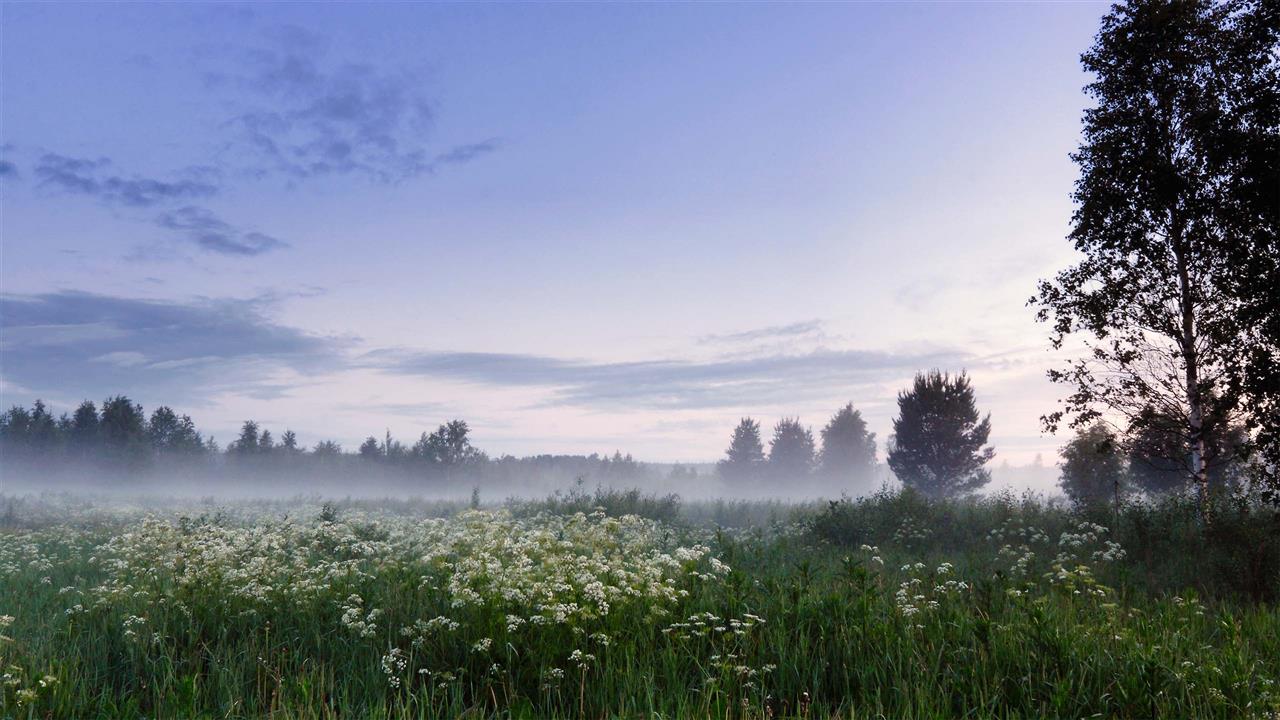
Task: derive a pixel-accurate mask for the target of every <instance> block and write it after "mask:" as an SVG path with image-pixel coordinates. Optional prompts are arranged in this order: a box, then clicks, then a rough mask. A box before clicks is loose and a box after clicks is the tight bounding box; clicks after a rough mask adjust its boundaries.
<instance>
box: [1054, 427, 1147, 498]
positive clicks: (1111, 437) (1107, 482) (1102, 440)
mask: <svg viewBox="0 0 1280 720" xmlns="http://www.w3.org/2000/svg"><path fill="white" fill-rule="evenodd" d="M1061 455H1062V474H1061V476H1060V477H1059V479H1058V487H1060V488H1062V492H1063V493H1065V494H1066V496H1067V497H1068V498H1070V500H1071V501H1072V502H1073V503H1075V504H1077V505H1095V504H1103V503H1119V501H1120V499H1121V498H1122V497H1124V496H1125V495H1127V494H1128V493H1129V485H1130V478H1129V473H1128V468H1127V467H1126V463H1125V457H1124V451H1123V448H1122V447H1121V445H1120V438H1119V437H1117V435H1116V433H1115V431H1113V430H1112V429H1111V428H1110V427H1108V426H1107V425H1106V424H1105V423H1100V422H1099V423H1094V424H1092V425H1090V426H1088V427H1085V428H1080V429H1079V430H1078V431H1076V434H1075V437H1073V438H1071V440H1069V441H1068V442H1067V444H1066V445H1065V446H1063V448H1062V450H1061Z"/></svg>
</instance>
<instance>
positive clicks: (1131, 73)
mask: <svg viewBox="0 0 1280 720" xmlns="http://www.w3.org/2000/svg"><path fill="white" fill-rule="evenodd" d="M1276 12H1277V11H1276V10H1275V6H1274V4H1273V3H1272V4H1268V3H1263V2H1252V1H1249V0H1231V1H1229V2H1220V3H1218V2H1209V1H1207V0H1184V1H1182V2H1172V3H1171V2H1164V1H1158V2H1157V1H1154V0H1140V1H1137V2H1130V3H1127V4H1121V5H1116V6H1114V7H1113V8H1112V11H1111V13H1110V14H1108V15H1107V16H1106V17H1105V18H1104V20H1103V23H1102V28H1101V30H1100V32H1099V33H1098V36H1097V39H1096V41H1095V43H1094V46H1093V47H1092V48H1091V49H1090V50H1089V51H1088V52H1086V53H1085V54H1084V55H1083V56H1082V62H1083V64H1084V67H1085V69H1086V70H1088V71H1089V72H1091V73H1093V74H1094V76H1095V80H1094V81H1093V82H1092V83H1091V84H1089V85H1088V87H1087V88H1086V91H1087V93H1088V94H1089V95H1090V97H1092V98H1093V100H1094V101H1095V103H1096V105H1095V107H1093V108H1091V109H1089V110H1088V111H1086V113H1085V117H1084V131H1083V138H1084V139H1083V142H1082V144H1081V146H1080V149H1079V151H1078V152H1077V153H1076V154H1075V155H1073V159H1074V160H1075V162H1076V163H1077V164H1078V165H1079V166H1080V178H1079V180H1078V181H1077V183H1076V189H1075V193H1074V195H1073V198H1074V200H1075V202H1076V211H1075V214H1074V216H1073V218H1072V231H1071V233H1070V239H1071V241H1072V242H1073V244H1074V246H1075V248H1076V250H1078V251H1079V252H1080V253H1081V254H1082V255H1083V259H1082V260H1081V261H1080V262H1079V263H1078V264H1077V265H1075V266H1073V267H1070V268H1068V269H1066V270H1064V271H1062V272H1060V273H1059V274H1058V275H1057V276H1056V277H1055V278H1054V279H1053V280H1051V281H1044V282H1042V283H1041V284H1040V287H1039V292H1038V293H1037V295H1036V296H1035V297H1034V298H1032V301H1033V303H1035V304H1037V305H1039V312H1038V316H1039V318H1040V319H1041V320H1044V321H1047V322H1050V323H1052V326H1053V344H1054V346H1055V347H1061V346H1062V345H1063V342H1064V340H1065V338H1067V337H1068V336H1071V335H1077V334H1078V335H1079V336H1081V337H1083V338H1084V339H1085V340H1086V344H1087V352H1086V354H1085V355H1084V356H1083V357H1082V358H1080V359H1078V360H1076V361H1073V362H1072V363H1070V364H1069V365H1067V366H1066V367H1063V368H1061V369H1056V370H1053V371H1051V372H1050V377H1051V378H1052V379H1053V380H1055V381H1057V382H1061V383H1065V384H1067V385H1068V386H1070V387H1071V388H1072V393H1071V394H1070V395H1069V396H1068V397H1067V398H1066V399H1065V401H1064V403H1063V405H1062V407H1061V408H1060V409H1059V410H1058V411H1055V412H1053V413H1050V414H1048V415H1046V416H1045V425H1046V427H1047V428H1048V429H1050V430H1053V429H1056V428H1057V426H1058V425H1059V423H1061V422H1062V421H1064V420H1066V419H1068V418H1069V419H1070V422H1071V425H1072V426H1074V427H1084V426H1087V425H1089V424H1091V423H1093V422H1094V421H1095V420H1096V419H1098V418H1100V417H1103V416H1111V417H1118V418H1121V419H1122V420H1123V422H1127V423H1129V425H1130V427H1129V428H1128V430H1129V431H1130V432H1136V431H1139V430H1140V429H1141V428H1140V427H1139V425H1138V424H1139V423H1140V422H1141V418H1142V416H1143V414H1144V413H1147V412H1149V411H1151V410H1154V412H1156V413H1158V414H1159V415H1160V416H1162V417H1172V418H1177V422H1178V423H1179V424H1180V425H1181V426H1182V427H1184V428H1185V432H1184V434H1185V435H1186V436H1187V438H1188V443H1187V460H1186V466H1187V468H1188V471H1187V474H1188V480H1190V481H1192V482H1194V483H1196V485H1197V487H1198V488H1199V489H1200V491H1201V495H1202V498H1204V502H1206V503H1207V497H1206V494H1207V489H1208V468H1207V466H1206V464H1205V455H1206V447H1205V443H1204V440H1205V437H1204V430H1205V419H1206V418H1207V417H1209V416H1219V417H1230V416H1233V415H1236V414H1239V415H1243V416H1244V418H1245V420H1246V422H1248V423H1249V424H1250V426H1251V427H1252V428H1254V429H1256V430H1258V431H1259V435H1258V437H1259V439H1260V440H1262V441H1264V442H1270V440H1268V437H1269V436H1268V434H1267V433H1268V432H1272V433H1273V434H1274V428H1275V423H1276V419H1277V416H1276V409H1277V407H1278V406H1277V402H1280V400H1278V398H1280V393H1278V392H1277V383H1276V382H1275V381H1276V378H1277V371H1276V359H1277V357H1280V355H1278V354H1277V352H1276V345H1277V338H1278V337H1280V333H1277V332H1276V330H1277V326H1276V323H1277V322H1280V318H1278V317H1277V315H1278V314H1280V302H1277V297H1278V295H1277V292H1278V291H1277V287H1280V278H1277V275H1276V267H1277V258H1280V250H1278V248H1277V242H1276V228H1277V224H1278V221H1277V214H1278V213H1277V197H1280V194H1278V193H1277V188H1280V185H1278V184H1277V180H1276V178H1277V166H1278V165H1280V151H1278V149H1280V145H1277V137H1280V130H1278V129H1280V113H1278V112H1277V107H1278V104H1277V102H1276V95H1277V71H1276V68H1277V60H1276V53H1275V48H1276V40H1277V22H1276V19H1277V14H1276ZM1268 428H1272V430H1271V431H1268ZM1264 449H1265V448H1264ZM1170 459H1171V460H1173V459H1176V458H1170ZM1206 507H1207V506H1206Z"/></svg>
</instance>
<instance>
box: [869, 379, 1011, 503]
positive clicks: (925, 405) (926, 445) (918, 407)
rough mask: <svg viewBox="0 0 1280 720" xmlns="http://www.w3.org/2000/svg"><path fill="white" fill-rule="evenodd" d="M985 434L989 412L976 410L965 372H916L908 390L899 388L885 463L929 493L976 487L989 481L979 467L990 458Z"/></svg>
mask: <svg viewBox="0 0 1280 720" xmlns="http://www.w3.org/2000/svg"><path fill="white" fill-rule="evenodd" d="M990 434H991V415H990V414H988V415H987V417H985V418H983V417H980V415H979V414H978V407H977V403H976V401H975V399H974V395H973V386H972V385H971V384H970V383H969V377H968V375H966V374H965V373H963V372H962V373H960V374H959V375H956V376H954V377H952V376H951V375H949V374H946V373H942V372H939V371H937V370H932V371H930V372H928V373H918V374H917V375H916V377H915V382H914V383H913V385H912V388H911V390H907V391H903V392H900V393H898V417H897V418H896V419H895V420H894V421H893V438H892V440H891V441H890V448H889V468H890V469H892V470H893V473H894V475H896V476H897V477H898V479H899V480H901V481H902V484H903V485H905V486H907V487H909V488H914V489H915V490H918V491H919V492H921V493H923V494H925V495H927V496H930V497H946V496H951V495H960V494H963V493H967V492H971V491H973V490H977V489H978V488H980V487H982V486H983V485H986V484H987V483H989V482H991V473H990V472H989V471H988V470H987V469H986V468H985V467H984V466H985V465H986V464H987V462H989V461H990V460H991V458H993V457H995V450H994V449H992V448H990V447H984V446H985V445H986V444H987V437H988V436H989V435H990Z"/></svg>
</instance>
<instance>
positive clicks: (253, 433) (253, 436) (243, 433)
mask: <svg viewBox="0 0 1280 720" xmlns="http://www.w3.org/2000/svg"><path fill="white" fill-rule="evenodd" d="M259 443H260V438H259V437H258V423H256V422H254V421H252V420H245V421H244V424H243V425H241V426H240V436H239V437H238V438H236V439H235V441H234V442H232V443H231V445H230V447H228V448H227V450H228V452H232V453H235V454H236V455H256V454H257V453H258V452H259V451H260V450H261V449H262V447H261V445H260V444H259Z"/></svg>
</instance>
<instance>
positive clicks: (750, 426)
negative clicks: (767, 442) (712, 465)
mask: <svg viewBox="0 0 1280 720" xmlns="http://www.w3.org/2000/svg"><path fill="white" fill-rule="evenodd" d="M764 462H765V460H764V443H763V442H762V441H761V440H760V423H759V422H757V421H755V420H752V419H751V418H742V420H740V421H739V422H738V426H737V427H735V428H734V429H733V439H732V440H730V441H729V449H728V450H726V451H725V458H724V459H723V460H721V461H720V462H719V463H718V464H717V466H716V467H717V469H718V470H719V472H720V477H721V478H722V479H723V480H724V481H725V482H728V483H731V484H735V485H743V484H749V483H752V482H755V481H757V480H758V479H760V472H761V469H762V468H763V467H764Z"/></svg>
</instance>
